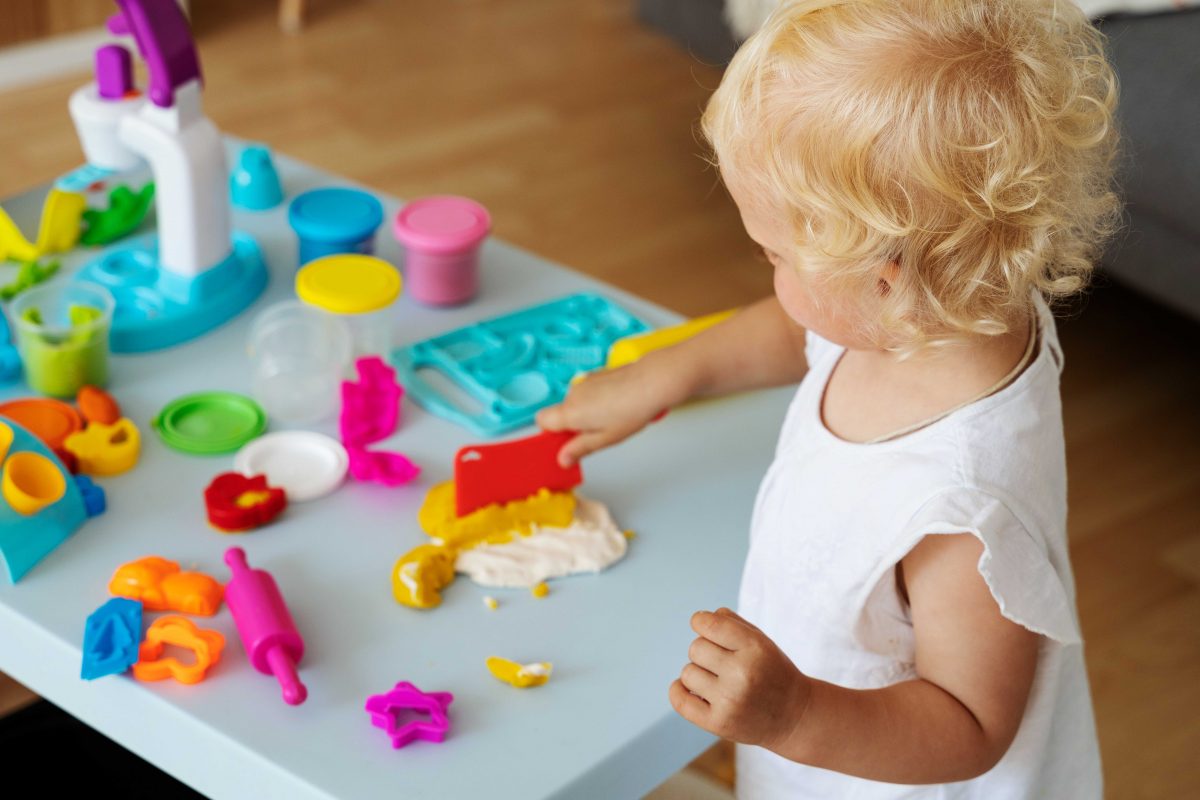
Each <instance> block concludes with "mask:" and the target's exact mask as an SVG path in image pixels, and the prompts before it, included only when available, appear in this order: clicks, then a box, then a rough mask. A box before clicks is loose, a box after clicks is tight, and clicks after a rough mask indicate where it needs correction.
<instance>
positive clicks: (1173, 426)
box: [0, 0, 1200, 798]
mask: <svg viewBox="0 0 1200 800" xmlns="http://www.w3.org/2000/svg"><path fill="white" fill-rule="evenodd" d="M310 5H313V6H314V12H313V14H312V18H311V20H310V23H309V26H308V28H307V30H306V31H305V32H304V33H303V34H301V35H300V36H296V37H288V36H285V35H283V34H281V33H280V32H279V31H278V29H277V28H276V26H275V21H274V13H275V3H274V2H268V1H267V0H247V2H234V1H233V0H205V2H202V3H193V7H194V8H195V9H196V12H197V19H196V25H197V30H198V32H199V36H200V38H201V56H202V59H203V63H204V68H205V75H206V79H207V88H208V93H207V95H206V103H207V108H208V111H209V114H210V115H211V116H212V117H213V119H214V120H215V121H216V122H217V124H218V125H219V126H220V127H221V128H222V129H223V130H225V131H227V132H229V133H232V134H235V135H239V136H243V137H247V138H251V139H257V140H262V141H266V142H268V143H270V144H271V145H272V146H274V147H275V148H277V149H278V150H280V151H282V152H286V153H289V154H291V155H294V156H298V157H300V158H302V159H305V160H307V161H310V162H312V163H314V164H316V165H318V166H320V167H323V168H325V169H327V170H330V171H333V172H337V173H341V174H344V175H348V176H350V177H352V178H354V179H356V180H359V181H362V182H363V183H366V184H369V185H371V186H375V187H378V188H379V189H382V190H384V191H386V192H389V193H392V194H396V195H400V196H409V197H411V196H415V195H421V194H428V193H433V192H454V193H459V194H466V195H470V196H472V197H475V198H477V199H479V200H480V201H482V202H483V203H485V204H486V205H487V206H488V207H489V208H490V209H491V210H492V212H493V215H494V217H495V220H496V232H497V234H498V235H499V236H501V237H503V238H505V239H508V240H509V241H512V242H514V243H516V244H518V245H521V246H523V247H526V248H528V249H530V250H533V251H536V252H537V253H539V254H541V255H544V256H547V257H549V258H551V259H553V260H556V261H559V262H562V263H565V264H567V265H570V266H572V267H574V268H576V269H579V270H581V271H583V272H587V273H589V274H592V275H595V276H597V277H600V278H603V279H604V280H607V281H610V282H612V283H615V284H617V285H619V286H621V287H622V288H625V289H628V290H630V291H633V292H636V293H638V294H641V295H643V296H645V297H647V298H649V299H651V300H653V301H656V302H658V303H662V304H663V305H666V306H669V307H671V308H673V309H676V310H678V311H680V312H683V313H686V314H699V313H702V312H707V311H713V310H716V309H720V308H727V307H729V306H732V305H735V304H738V303H743V302H746V301H749V300H751V299H754V298H756V297H758V296H761V295H762V294H765V293H766V292H768V291H770V279H769V275H768V273H767V271H766V270H765V269H764V268H763V267H761V266H760V265H758V263H757V262H756V261H754V260H753V259H752V258H750V257H749V253H750V250H749V245H748V242H747V240H746V239H745V237H744V235H743V234H742V232H741V230H740V226H739V223H738V218H737V214H736V212H735V210H734V208H733V206H732V205H731V203H730V202H729V200H728V199H727V198H726V197H725V195H724V194H723V192H722V191H721V190H720V189H719V187H717V186H716V182H715V176H714V174H713V173H712V171H711V170H708V169H706V168H705V166H704V164H703V162H702V160H701V159H700V157H699V147H698V145H697V143H696V140H695V135H694V123H695V121H696V119H697V116H698V113H699V109H700V108H701V106H702V104H703V102H704V100H705V98H706V97H707V95H708V94H709V92H710V91H711V89H712V88H713V87H714V86H715V85H716V83H717V81H718V79H719V71H718V70H716V69H714V68H711V67H707V66H704V65H701V64H698V63H696V62H695V61H693V60H692V59H690V58H689V57H688V56H687V55H686V54H685V53H683V52H682V51H680V50H679V49H677V48H676V47H675V46H674V45H673V44H672V43H670V42H668V41H666V40H665V39H662V38H660V37H659V36H657V35H656V34H654V33H651V32H649V31H647V30H644V29H643V28H641V27H640V26H639V25H638V24H637V23H636V22H634V21H633V19H632V14H631V6H632V5H633V3H632V2H631V0H575V2H563V1H562V0H406V1H405V2H403V3H397V2H384V0H375V1H374V2H372V1H369V0H343V1H342V2H333V0H326V1H325V2H323V3H311V4H310ZM81 79H82V78H81V77H80V76H75V77H72V78H70V79H67V80H62V81H57V82H54V83H51V84H47V85H42V86H37V87H33V88H30V89H25V90H20V91H13V92H9V93H8V94H4V95H0V118H2V119H3V120H4V123H3V125H0V153H3V157H2V158H3V161H2V162H0V163H2V164H3V169H0V196H5V195H8V194H11V193H13V192H16V191H19V190H21V189H23V188H27V187H29V186H32V185H34V184H37V183H41V182H43V181H46V180H48V179H50V178H52V177H54V176H55V175H57V174H59V173H61V172H64V171H66V170H67V169H69V168H71V167H73V166H75V165H77V164H78V163H79V162H80V153H79V149H78V143H77V141H76V139H75V137H74V134H73V132H72V130H71V126H70V121H69V119H68V116H67V111H66V99H67V96H68V94H69V93H70V91H71V90H72V89H73V88H74V87H75V86H76V85H78V84H79V83H80V81H81ZM1061 332H1062V337H1063V340H1064V344H1065V349H1066V353H1067V370H1066V372H1065V374H1064V377H1063V393H1064V408H1065V415H1066V430H1067V446H1068V458H1069V469H1070V503H1071V529H1070V534H1071V543H1072V554H1073V558H1074V562H1075V569H1076V575H1077V579H1078V598H1079V609H1080V614H1081V616H1082V619H1083V627H1084V633H1085V636H1086V638H1087V659H1088V666H1089V671H1090V676H1091V681H1092V691H1093V694H1094V697H1095V703H1096V711H1097V716H1098V721H1099V726H1100V738H1101V745H1102V748H1103V753H1104V763H1105V772H1106V778H1107V782H1108V787H1109V796H1110V797H1113V798H1179V797H1185V796H1197V793H1198V792H1200V758H1197V756H1198V754H1200V458H1198V457H1197V453H1198V452H1200V413H1198V409H1200V369H1198V366H1200V364H1198V362H1200V357H1198V355H1197V354H1198V353H1200V327H1198V326H1197V325H1195V324H1193V323H1190V322H1187V321H1184V320H1181V319H1179V318H1176V317H1174V316H1172V315H1170V314H1169V313H1167V312H1164V311H1163V310H1161V309H1160V308H1158V307H1156V306H1154V305H1152V304H1150V303H1147V302H1145V301H1143V300H1141V299H1139V298H1137V297H1136V296H1134V295H1132V294H1130V293H1128V292H1126V291H1124V290H1121V289H1119V288H1117V287H1113V286H1102V287H1100V288H1098V289H1097V290H1096V291H1095V292H1094V293H1093V294H1092V296H1091V297H1090V299H1089V300H1088V302H1087V303H1086V304H1085V305H1084V306H1083V307H1082V310H1081V311H1080V312H1079V313H1078V314H1077V315H1076V316H1075V317H1074V318H1072V319H1070V320H1068V321H1066V322H1064V323H1063V324H1062V326H1061ZM681 624H685V621H681ZM684 659H685V654H684V653H680V663H681V665H682V663H683V661H684ZM663 690H664V692H665V691H666V687H665V686H664V687H663ZM14 697H16V694H15V693H14V691H13V690H12V689H10V688H8V687H6V685H5V684H4V682H3V681H0V710H2V709H3V707H4V705H5V703H6V702H7V701H8V698H14ZM697 764H698V766H699V768H700V769H702V770H705V771H707V772H708V773H710V774H712V775H715V776H717V777H718V778H720V779H721V780H724V781H727V782H728V781H729V780H731V778H732V771H733V768H732V763H731V759H730V754H729V750H728V748H724V747H718V748H714V749H713V750H712V751H710V752H709V753H708V754H706V755H705V756H704V757H702V758H701V759H700V760H699V761H698V762H697Z"/></svg>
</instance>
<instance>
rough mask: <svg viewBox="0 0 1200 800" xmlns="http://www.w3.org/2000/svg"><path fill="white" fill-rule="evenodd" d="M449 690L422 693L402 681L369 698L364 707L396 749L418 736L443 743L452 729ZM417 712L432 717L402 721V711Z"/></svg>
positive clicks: (451, 701) (451, 696)
mask: <svg viewBox="0 0 1200 800" xmlns="http://www.w3.org/2000/svg"><path fill="white" fill-rule="evenodd" d="M453 702H454V695H452V694H451V693H450V692H422V691H421V690H420V689H418V688H417V687H416V686H413V685H412V684H411V683H409V682H407V681H400V683H397V684H396V685H395V687H393V688H392V690H391V691H389V692H384V693H383V694H374V695H371V696H370V697H368V698H367V704H366V706H365V708H366V711H367V713H369V714H370V715H371V724H372V725H374V726H375V727H376V728H382V729H383V731H384V732H385V733H386V734H387V735H388V738H389V739H391V740H392V747H394V748H396V749H397V750H398V749H400V748H401V747H404V746H405V745H407V744H411V743H412V742H414V741H416V740H417V739H421V740H423V741H426V742H442V741H445V739H446V734H447V733H449V732H450V716H449V710H450V704H451V703H453ZM404 711H417V712H424V713H427V714H429V719H410V720H409V721H407V722H401V718H402V716H407V715H402V712H404Z"/></svg>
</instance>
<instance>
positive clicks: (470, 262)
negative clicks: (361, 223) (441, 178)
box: [392, 195, 492, 306]
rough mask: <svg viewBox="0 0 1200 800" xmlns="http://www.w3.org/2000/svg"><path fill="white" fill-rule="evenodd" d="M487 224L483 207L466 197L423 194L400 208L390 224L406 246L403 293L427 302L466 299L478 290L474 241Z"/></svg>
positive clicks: (477, 241)
mask: <svg viewBox="0 0 1200 800" xmlns="http://www.w3.org/2000/svg"><path fill="white" fill-rule="evenodd" d="M491 229H492V217H491V215H490V214H488V211H487V209H486V208H484V207H483V206H481V205H480V204H479V203H476V202H475V201H474V200H470V199H468V198H466V197H456V196H454V195H439V196H435V197H422V198H420V199H419V200H413V201H412V202H411V203H409V204H408V205H406V206H405V207H404V208H402V209H400V213H398V214H397V215H396V221H395V225H394V226H393V228H392V230H393V232H394V233H395V235H396V240H397V241H398V242H400V244H402V245H403V246H404V248H405V250H406V257H405V260H404V281H405V289H406V290H407V292H408V296H409V297H411V298H413V299H414V300H416V301H417V302H418V303H421V304H422V305H427V306H453V305H459V304H460V303H466V302H468V301H469V300H471V299H472V298H474V297H475V294H476V292H477V291H478V290H479V246H480V245H481V244H483V240H484V239H486V238H487V235H488V232H489V231H491Z"/></svg>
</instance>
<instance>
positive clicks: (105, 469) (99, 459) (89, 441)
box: [63, 417, 142, 475]
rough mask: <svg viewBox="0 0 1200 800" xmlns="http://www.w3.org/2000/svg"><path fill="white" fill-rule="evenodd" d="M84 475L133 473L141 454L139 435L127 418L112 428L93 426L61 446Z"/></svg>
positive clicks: (120, 420)
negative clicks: (72, 457)
mask: <svg viewBox="0 0 1200 800" xmlns="http://www.w3.org/2000/svg"><path fill="white" fill-rule="evenodd" d="M63 447H65V448H66V449H67V452H69V453H70V454H71V455H73V456H75V458H76V460H77V461H78V462H79V471H80V472H82V473H84V474H85V475H120V474H121V473H122V472H128V471H129V470H131V469H133V468H134V466H135V465H136V464H137V462H138V455H139V453H140V452H141V447H142V444H141V435H140V434H139V433H138V429H137V426H136V425H134V424H133V420H131V419H129V418H128V417H121V418H120V419H119V420H117V421H116V422H114V423H113V424H112V425H105V424H104V423H103V422H93V423H91V424H90V425H88V426H87V428H85V429H84V430H82V431H80V432H79V433H73V434H71V435H70V436H68V437H67V441H66V442H64V443H63Z"/></svg>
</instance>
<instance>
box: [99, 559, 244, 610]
mask: <svg viewBox="0 0 1200 800" xmlns="http://www.w3.org/2000/svg"><path fill="white" fill-rule="evenodd" d="M108 590H109V591H110V592H112V593H113V594H115V595H118V596H120V597H128V598H130V599H131V600H140V601H141V602H142V606H143V607H144V608H145V609H146V610H147V611H179V612H182V613H184V614H195V615H197V616H200V617H211V616H212V615H213V614H216V613H217V610H218V609H220V607H221V601H222V599H224V597H225V589H224V587H223V586H222V585H221V584H220V583H218V582H217V580H216V579H215V578H212V577H210V576H208V575H205V574H204V573H203V572H181V571H180V569H179V565H178V564H177V563H175V562H174V561H170V560H168V559H165V558H160V557H159V556H146V557H145V558H139V559H138V560H137V561H130V562H129V563H128V564H122V565H121V566H120V567H118V568H117V571H116V572H115V573H114V574H113V577H112V580H111V581H109V582H108Z"/></svg>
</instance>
